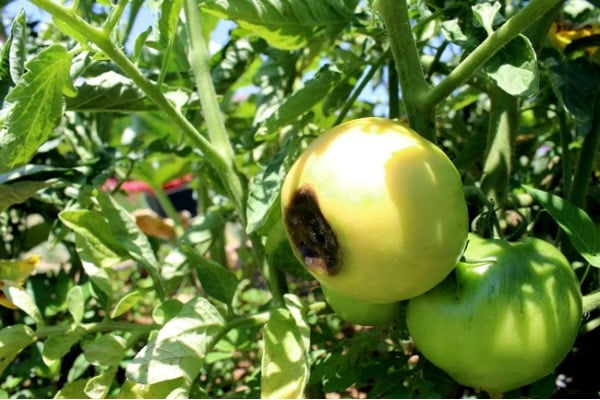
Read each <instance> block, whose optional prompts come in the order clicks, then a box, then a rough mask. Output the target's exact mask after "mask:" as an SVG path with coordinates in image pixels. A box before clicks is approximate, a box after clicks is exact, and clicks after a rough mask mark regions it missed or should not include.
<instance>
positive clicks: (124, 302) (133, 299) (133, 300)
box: [110, 290, 147, 318]
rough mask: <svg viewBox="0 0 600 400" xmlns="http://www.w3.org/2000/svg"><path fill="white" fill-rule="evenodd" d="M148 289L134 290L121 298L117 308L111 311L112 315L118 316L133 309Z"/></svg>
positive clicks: (113, 316)
mask: <svg viewBox="0 0 600 400" xmlns="http://www.w3.org/2000/svg"><path fill="white" fill-rule="evenodd" d="M146 292H147V291H145V290H132V291H131V292H129V293H127V294H126V295H125V296H123V297H122V298H121V300H119V302H118V303H117V305H116V306H115V308H114V309H113V310H112V311H111V313H110V317H111V318H117V317H118V316H120V315H123V314H125V313H126V312H127V311H129V310H131V309H132V308H133V306H135V305H136V304H137V303H138V302H139V301H140V299H141V298H142V297H143V296H144V294H145V293H146Z"/></svg>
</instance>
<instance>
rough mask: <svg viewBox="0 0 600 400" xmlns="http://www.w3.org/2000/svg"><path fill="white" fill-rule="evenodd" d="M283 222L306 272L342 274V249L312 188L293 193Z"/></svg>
mask: <svg viewBox="0 0 600 400" xmlns="http://www.w3.org/2000/svg"><path fill="white" fill-rule="evenodd" d="M284 222H285V225H286V228H287V230H288V233H289V236H290V239H291V242H292V245H293V246H294V247H295V250H296V251H297V252H298V254H299V255H300V257H301V259H302V261H303V262H304V266H305V267H306V268H308V269H309V270H313V271H315V272H320V273H326V274H328V275H335V274H336V273H337V272H339V270H340V267H341V265H342V254H341V251H340V247H339V246H338V241H337V238H336V236H335V234H334V233H333V231H332V230H331V227H330V226H329V223H328V222H327V220H326V219H325V216H323V213H322V212H321V209H320V208H319V203H318V200H317V196H316V194H315V193H314V191H313V189H312V188H311V187H309V186H307V185H304V186H302V187H300V188H299V189H298V190H296V192H294V195H293V196H292V199H291V201H290V202H289V205H288V206H287V207H286V208H285V211H284Z"/></svg>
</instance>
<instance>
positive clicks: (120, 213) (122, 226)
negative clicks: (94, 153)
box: [98, 191, 159, 276]
mask: <svg viewBox="0 0 600 400" xmlns="http://www.w3.org/2000/svg"><path fill="white" fill-rule="evenodd" d="M98 200H99V202H100V206H101V207H102V212H103V214H104V215H105V216H106V218H107V220H108V225H109V226H110V231H111V232H112V234H113V236H114V239H115V240H117V241H118V242H120V243H121V244H122V245H123V247H125V250H127V253H128V254H129V255H130V256H131V257H132V258H133V259H134V260H136V261H138V262H140V263H141V264H143V265H144V266H145V267H146V268H147V269H149V270H152V271H150V272H151V273H154V274H155V275H156V276H158V275H159V274H158V260H157V259H156V256H155V255H154V251H153V250H152V246H151V245H150V242H149V241H148V238H147V237H146V235H144V234H143V233H142V231H140V229H139V228H138V226H137V225H136V223H135V218H134V217H133V216H132V215H131V214H130V213H129V212H128V211H127V210H126V209H125V208H124V207H123V206H122V205H120V204H119V203H118V202H117V201H115V199H114V198H113V197H111V196H110V195H108V194H107V193H105V192H103V191H100V192H98Z"/></svg>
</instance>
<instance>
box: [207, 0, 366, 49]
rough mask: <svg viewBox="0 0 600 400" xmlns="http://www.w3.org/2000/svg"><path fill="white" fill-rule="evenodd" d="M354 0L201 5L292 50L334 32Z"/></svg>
mask: <svg viewBox="0 0 600 400" xmlns="http://www.w3.org/2000/svg"><path fill="white" fill-rule="evenodd" d="M357 4H358V0H322V1H318V2H317V1H312V2H305V1H296V0H255V1H247V0H208V1H204V2H202V3H200V6H201V7H202V9H203V10H204V11H206V12H208V13H210V14H213V15H216V16H217V17H219V18H225V19H231V20H234V21H235V22H236V23H237V24H239V25H240V26H241V27H242V28H244V29H246V30H248V31H249V32H251V33H252V34H254V35H257V36H260V37H262V38H263V39H265V40H266V41H267V42H269V44H270V45H271V46H273V47H276V48H280V49H286V50H293V49H298V48H301V47H303V46H306V45H307V44H308V42H309V41H310V40H311V39H315V38H316V37H318V35H323V34H325V33H326V32H338V31H339V30H341V29H343V28H344V27H345V26H346V25H347V24H348V23H350V21H352V18H353V16H354V9H355V8H356V5H357Z"/></svg>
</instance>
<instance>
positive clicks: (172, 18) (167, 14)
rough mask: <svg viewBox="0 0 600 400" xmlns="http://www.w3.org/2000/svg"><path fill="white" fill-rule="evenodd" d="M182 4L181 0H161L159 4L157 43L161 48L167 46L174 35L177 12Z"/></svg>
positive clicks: (177, 19) (177, 17) (177, 18)
mask: <svg viewBox="0 0 600 400" xmlns="http://www.w3.org/2000/svg"><path fill="white" fill-rule="evenodd" d="M182 6H183V1H182V0H167V1H163V2H162V4H161V6H160V16H159V18H158V37H159V39H158V43H160V45H161V47H162V48H163V49H166V48H167V47H168V46H169V43H170V42H171V40H172V38H173V37H174V36H175V30H176V29H177V22H178V21H179V13H180V12H181V8H182Z"/></svg>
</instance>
